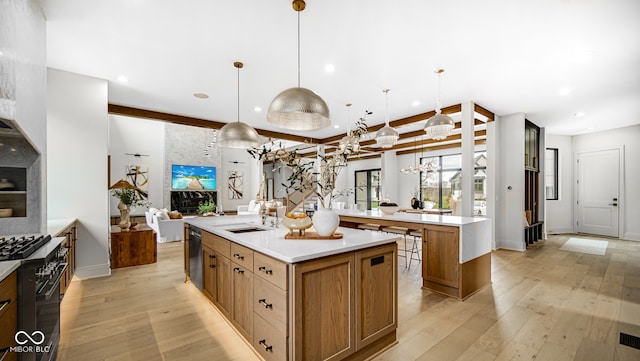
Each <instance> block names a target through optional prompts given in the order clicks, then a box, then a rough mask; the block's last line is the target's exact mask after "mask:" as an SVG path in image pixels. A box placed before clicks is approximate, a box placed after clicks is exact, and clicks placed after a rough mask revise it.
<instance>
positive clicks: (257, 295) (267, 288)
mask: <svg viewBox="0 0 640 361" xmlns="http://www.w3.org/2000/svg"><path fill="white" fill-rule="evenodd" d="M253 311H254V312H255V313H257V314H258V315H260V316H261V317H262V318H264V319H265V320H267V321H268V322H269V323H270V324H272V325H274V326H276V327H278V328H281V329H282V330H283V331H284V333H285V335H288V333H287V332H286V328H287V291H284V290H282V289H280V288H279V287H276V286H275V285H273V284H271V283H269V282H267V281H265V280H263V279H262V278H260V277H254V279H253Z"/></svg>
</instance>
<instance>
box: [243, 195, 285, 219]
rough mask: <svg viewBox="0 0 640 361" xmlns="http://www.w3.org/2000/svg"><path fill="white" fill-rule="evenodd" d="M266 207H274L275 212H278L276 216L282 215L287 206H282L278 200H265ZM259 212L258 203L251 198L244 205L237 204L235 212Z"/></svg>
mask: <svg viewBox="0 0 640 361" xmlns="http://www.w3.org/2000/svg"><path fill="white" fill-rule="evenodd" d="M266 207H268V208H275V210H276V213H277V214H278V218H282V217H284V215H285V213H286V211H287V206H283V205H282V202H278V201H268V202H266ZM259 213H260V203H259V202H256V201H255V200H253V199H252V200H251V201H250V202H249V204H248V205H246V206H238V212H237V214H238V215H239V216H242V215H251V214H259Z"/></svg>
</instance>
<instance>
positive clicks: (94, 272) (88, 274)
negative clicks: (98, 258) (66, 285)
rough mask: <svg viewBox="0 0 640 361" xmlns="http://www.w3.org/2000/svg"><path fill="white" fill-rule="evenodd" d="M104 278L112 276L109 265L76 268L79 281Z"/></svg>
mask: <svg viewBox="0 0 640 361" xmlns="http://www.w3.org/2000/svg"><path fill="white" fill-rule="evenodd" d="M104 276H111V267H110V266H109V264H108V263H106V264H99V265H95V266H89V267H78V268H76V274H75V277H78V278H79V279H88V278H97V277H104Z"/></svg>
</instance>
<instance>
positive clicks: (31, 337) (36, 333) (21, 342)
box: [13, 330, 44, 345]
mask: <svg viewBox="0 0 640 361" xmlns="http://www.w3.org/2000/svg"><path fill="white" fill-rule="evenodd" d="M20 336H23V337H20ZM38 337H39V339H38ZM13 339H14V340H16V343H17V344H18V345H24V344H25V343H27V342H29V341H31V342H32V343H33V344H34V345H41V344H42V343H43V342H44V333H42V331H37V330H36V331H33V333H32V334H31V335H29V334H28V333H27V332H26V331H18V332H16V335H15V336H14V337H13Z"/></svg>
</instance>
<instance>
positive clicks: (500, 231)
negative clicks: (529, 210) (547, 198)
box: [496, 113, 525, 251]
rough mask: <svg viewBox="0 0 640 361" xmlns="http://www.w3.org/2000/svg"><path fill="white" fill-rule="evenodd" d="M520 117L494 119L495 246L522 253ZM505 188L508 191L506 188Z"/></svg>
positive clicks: (510, 116)
mask: <svg viewBox="0 0 640 361" xmlns="http://www.w3.org/2000/svg"><path fill="white" fill-rule="evenodd" d="M524 120H525V117H524V114H523V113H516V114H512V115H507V116H502V117H500V119H498V120H496V123H497V127H498V128H499V129H498V133H499V140H498V150H499V154H500V156H499V160H498V174H499V181H498V184H499V185H500V188H498V189H497V190H496V195H497V198H496V199H497V202H496V212H497V213H496V247H497V248H506V249H513V250H519V251H522V250H524V249H525V246H524V243H523V242H524V240H523V237H524V234H523V223H522V214H523V211H524ZM509 187H510V188H511V189H509Z"/></svg>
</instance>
